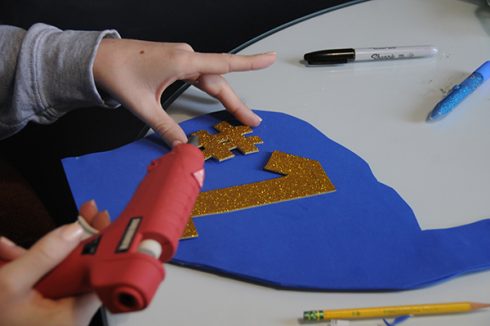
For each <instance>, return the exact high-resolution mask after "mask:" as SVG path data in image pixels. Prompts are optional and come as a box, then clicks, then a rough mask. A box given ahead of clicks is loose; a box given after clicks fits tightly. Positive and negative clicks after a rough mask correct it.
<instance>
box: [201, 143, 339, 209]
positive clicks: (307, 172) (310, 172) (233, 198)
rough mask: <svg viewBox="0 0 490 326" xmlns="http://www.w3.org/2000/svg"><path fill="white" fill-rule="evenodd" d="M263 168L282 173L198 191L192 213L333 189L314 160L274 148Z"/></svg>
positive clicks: (263, 202)
mask: <svg viewBox="0 0 490 326" xmlns="http://www.w3.org/2000/svg"><path fill="white" fill-rule="evenodd" d="M264 169H265V170H268V171H271V172H275V173H279V174H283V175H284V176H282V177H279V178H274V179H269V180H264V181H259V182H255V183H250V184H244V185H238V186H233V187H228V188H222V189H216V190H210V191H206V192H201V193H200V194H199V196H198V198H197V202H196V205H195V206H194V210H193V211H192V216H193V217H198V216H203V215H210V214H218V213H227V212H232V211H236V210H240V209H246V208H251V207H257V206H263V205H269V204H274V203H278V202H282V201H287V200H292V199H300V198H305V197H309V196H314V195H320V194H325V193H328V192H332V191H335V186H334V185H333V184H332V182H331V181H330V179H329V178H328V176H327V174H326V172H325V171H324V169H323V167H322V165H321V164H320V162H318V161H316V160H312V159H308V158H303V157H300V156H296V155H292V154H287V153H284V152H280V151H274V152H273V153H272V154H271V157H270V159H269V161H268V162H267V164H266V165H265V167H264Z"/></svg>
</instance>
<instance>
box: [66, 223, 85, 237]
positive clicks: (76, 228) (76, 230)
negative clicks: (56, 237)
mask: <svg viewBox="0 0 490 326" xmlns="http://www.w3.org/2000/svg"><path fill="white" fill-rule="evenodd" d="M83 233H84V231H83V228H82V226H81V225H80V224H79V223H78V222H75V223H71V224H68V225H65V226H63V228H62V229H61V237H62V238H63V239H65V240H67V241H75V240H80V239H81V237H82V235H83Z"/></svg>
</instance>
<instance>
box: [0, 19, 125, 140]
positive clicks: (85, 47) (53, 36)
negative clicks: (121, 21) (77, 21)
mask: <svg viewBox="0 0 490 326" xmlns="http://www.w3.org/2000/svg"><path fill="white" fill-rule="evenodd" d="M105 37H111V38H119V37H120V36H119V34H118V33H117V32H116V31H114V30H106V31H72V30H66V31H61V30H59V29H57V28H55V27H53V26H49V25H45V24H35V25H33V26H32V27H31V28H29V30H27V31H25V30H23V29H20V28H17V27H13V26H7V25H0V139H4V138H6V137H9V136H11V135H13V134H14V133H16V132H18V131H19V130H21V129H22V128H23V127H24V126H25V125H26V124H27V123H28V122H30V121H32V122H36V123H41V124H47V123H51V122H54V121H55V120H56V119H58V118H59V117H60V116H62V115H63V114H65V113H67V112H69V111H70V110H72V109H76V108H82V107H87V106H105V107H117V106H118V105H119V104H118V103H117V102H116V101H115V100H113V99H110V98H103V97H102V96H101V94H100V93H99V92H98V90H97V88H96V85H95V81H94V76H93V71H92V68H93V63H94V60H95V54H96V51H97V47H98V46H99V43H100V41H101V40H102V39H103V38H105Z"/></svg>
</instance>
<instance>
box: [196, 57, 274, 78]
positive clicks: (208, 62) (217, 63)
mask: <svg viewBox="0 0 490 326" xmlns="http://www.w3.org/2000/svg"><path fill="white" fill-rule="evenodd" d="M275 60H276V53H275V52H267V53H263V54H254V55H236V54H229V53H195V58H194V61H193V63H192V64H191V65H189V68H190V69H192V68H194V69H195V72H198V73H200V74H213V75H222V74H226V73H229V72H233V71H250V70H258V69H263V68H266V67H269V66H270V65H271V64H273V63H274V61H275Z"/></svg>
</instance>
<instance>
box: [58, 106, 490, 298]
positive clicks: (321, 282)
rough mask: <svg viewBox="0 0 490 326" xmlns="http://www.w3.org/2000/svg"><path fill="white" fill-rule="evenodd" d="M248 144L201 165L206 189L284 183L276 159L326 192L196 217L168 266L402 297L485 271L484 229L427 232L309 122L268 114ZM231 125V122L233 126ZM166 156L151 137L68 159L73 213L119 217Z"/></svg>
mask: <svg viewBox="0 0 490 326" xmlns="http://www.w3.org/2000/svg"><path fill="white" fill-rule="evenodd" d="M257 113H258V114H259V115H260V116H261V117H262V118H263V119H264V120H263V122H262V124H261V125H260V126H259V127H257V128H255V129H254V132H253V134H252V135H257V136H260V137H261V138H262V139H263V140H264V144H261V145H258V147H259V149H260V151H259V152H258V153H255V154H250V155H242V154H240V153H236V157H235V158H233V159H230V160H227V161H224V162H221V163H218V162H216V161H212V160H208V161H207V162H206V164H205V168H206V181H205V185H204V188H203V191H206V190H211V189H219V188H224V187H229V186H233V185H239V184H246V183H251V182H257V181H261V180H265V179H270V178H276V177H280V176H279V175H276V174H274V173H271V172H267V171H265V170H263V166H264V165H265V163H266V162H267V160H268V159H269V157H270V155H271V153H272V151H274V150H280V151H282V152H286V153H289V154H293V155H297V156H301V157H305V158H311V159H315V160H318V161H320V162H321V164H322V166H323V167H324V169H325V171H326V173H327V174H328V176H329V178H330V180H331V181H332V182H333V184H334V185H335V187H336V191H335V192H333V193H328V194H323V195H318V196H313V197H308V198H303V199H298V200H291V201H287V202H282V203H276V204H271V205H266V206H261V207H255V208H250V209H244V210H240V211H236V212H232V213H225V214H215V215H210V216H203V217H198V218H194V222H195V225H196V227H197V230H198V232H199V238H197V239H191V240H184V241H181V242H180V245H179V249H178V252H177V254H176V256H175V257H174V259H173V261H172V262H173V263H174V264H179V265H185V266H189V267H192V268H197V269H201V270H207V271H212V272H216V273H220V274H224V275H227V276H230V277H233V278H240V279H244V280H248V281H253V282H256V283H261V284H266V285H269V286H273V287H279V288H297V289H311V290H404V289H412V288H417V287H422V286H426V285H429V284H433V283H436V282H440V281H443V280H446V279H448V278H451V277H454V276H457V275H460V274H463V273H468V272H474V271H480V270H484V269H487V268H489V267H490V250H488V248H490V220H489V219H485V220H481V221H478V222H476V223H472V224H468V225H463V226H460V227H455V228H450V229H434V230H424V231H422V230H421V229H420V227H419V225H418V223H417V220H416V218H415V216H414V213H413V211H412V210H411V208H410V207H409V206H408V205H407V203H405V201H404V200H403V199H402V198H401V197H400V196H399V195H398V194H397V192H396V191H395V190H394V189H392V188H390V187H389V186H387V185H384V184H382V183H380V182H378V181H377V180H376V178H375V177H374V175H373V174H372V172H371V169H370V167H369V165H368V164H367V163H366V162H365V161H364V160H362V159H361V158H360V157H359V156H357V155H356V154H354V153H353V152H351V151H350V150H348V149H346V148H345V147H343V146H341V145H339V144H337V143H336V142H334V141H332V140H331V139H329V138H328V137H326V136H325V135H323V134H322V133H321V132H319V131H318V130H317V129H315V128H314V127H313V126H311V125H310V124H308V123H306V122H305V121H302V120H299V119H297V118H295V117H292V116H289V115H286V114H282V113H274V112H268V111H257ZM221 120H230V117H229V115H228V114H227V113H226V112H219V113H214V114H210V115H204V116H200V117H197V118H194V119H192V120H189V121H186V122H184V123H182V124H181V126H182V127H183V128H184V130H185V131H186V133H188V134H190V133H192V132H195V131H197V130H203V129H204V130H208V131H209V132H210V133H215V132H216V131H215V130H214V129H213V128H212V126H213V125H215V124H216V123H217V122H219V121H221ZM230 121H231V120H230ZM167 151H168V148H166V147H165V146H164V145H163V143H162V141H161V140H160V139H159V138H158V137H157V136H155V135H153V136H149V137H147V138H144V139H142V140H139V141H136V142H134V143H131V144H129V145H126V146H123V147H121V148H118V149H115V150H112V151H108V152H103V153H95V154H90V155H86V156H82V157H76V158H67V159H65V160H63V165H64V168H65V171H66V175H67V177H68V180H69V184H70V187H71V189H72V192H73V195H74V198H75V200H76V203H77V205H80V204H81V203H83V202H84V201H86V200H88V199H92V198H94V199H95V200H96V201H97V203H98V205H99V207H100V208H103V209H108V210H109V212H110V213H111V216H113V217H117V216H118V215H119V214H120V213H121V211H122V209H123V208H124V206H125V205H126V203H127V202H128V201H129V199H130V197H131V195H132V193H133V191H134V189H135V188H136V187H137V185H138V182H139V181H140V180H141V179H142V178H143V176H144V174H145V172H146V166H147V165H148V164H149V162H150V161H151V160H152V159H155V158H157V157H159V156H161V155H162V154H164V153H165V152H167Z"/></svg>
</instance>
